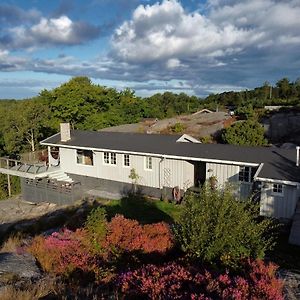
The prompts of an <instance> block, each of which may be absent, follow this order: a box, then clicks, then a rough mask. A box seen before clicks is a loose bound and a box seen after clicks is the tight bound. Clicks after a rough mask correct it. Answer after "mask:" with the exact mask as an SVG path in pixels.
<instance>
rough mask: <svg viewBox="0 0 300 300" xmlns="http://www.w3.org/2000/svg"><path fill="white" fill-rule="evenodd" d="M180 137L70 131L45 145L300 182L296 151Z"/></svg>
mask: <svg viewBox="0 0 300 300" xmlns="http://www.w3.org/2000/svg"><path fill="white" fill-rule="evenodd" d="M179 137H180V136H178V135H158V134H140V133H121V132H96V131H80V130H75V131H72V132H71V140H69V141H67V142H61V141H60V134H56V135H54V136H52V137H49V138H47V139H45V140H44V141H42V144H56V145H65V146H75V147H78V148H80V147H87V148H94V149H107V150H115V151H129V152H139V153H151V154H158V155H171V156H179V157H190V158H201V159H207V160H210V159H211V160H221V161H234V162H245V163H254V164H260V163H264V166H263V168H262V169H261V171H260V173H259V177H261V178H269V179H277V180H287V181H296V182H300V168H297V167H296V150H287V149H279V148H275V147H246V146H234V145H223V144H198V143H176V140H177V139H178V138H179Z"/></svg>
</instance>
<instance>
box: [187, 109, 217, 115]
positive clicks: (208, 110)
mask: <svg viewBox="0 0 300 300" xmlns="http://www.w3.org/2000/svg"><path fill="white" fill-rule="evenodd" d="M211 113H213V111H212V110H210V109H207V108H203V109H201V110H198V111H196V112H194V113H193V114H192V115H193V116H195V115H200V114H211Z"/></svg>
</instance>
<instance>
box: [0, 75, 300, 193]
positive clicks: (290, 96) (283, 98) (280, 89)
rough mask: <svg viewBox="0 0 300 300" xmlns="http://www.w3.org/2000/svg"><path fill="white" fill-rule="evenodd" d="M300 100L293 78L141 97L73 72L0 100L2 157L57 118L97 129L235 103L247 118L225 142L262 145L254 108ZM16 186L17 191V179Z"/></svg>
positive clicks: (25, 147)
mask: <svg viewBox="0 0 300 300" xmlns="http://www.w3.org/2000/svg"><path fill="white" fill-rule="evenodd" d="M299 103H300V79H297V80H296V81H295V82H291V81H290V80H289V79H287V78H283V79H281V80H279V81H278V82H277V83H276V85H275V86H271V85H270V84H269V83H268V82H265V83H264V84H263V86H261V87H257V88H255V89H253V90H245V91H241V92H232V91H231V92H224V93H220V94H212V95H209V96H208V97H206V98H205V99H202V98H199V97H196V96H188V95H186V94H185V93H180V94H175V93H172V92H164V93H157V94H154V95H153V96H151V97H146V98H142V97H138V96H136V95H135V92H134V91H133V90H131V89H128V88H126V89H124V90H122V91H117V90H116V89H114V88H110V87H106V86H101V85H98V84H94V83H92V81H91V80H90V79H89V78H88V77H74V78H72V79H71V80H69V81H68V82H66V83H64V84H62V85H61V86H59V87H57V88H54V89H52V90H46V89H45V90H42V91H41V92H40V93H39V95H38V96H36V97H33V98H30V99H24V100H18V101H17V100H8V99H3V100H1V101H0V156H5V155H11V154H19V153H24V152H30V151H33V152H34V151H35V150H37V149H38V148H39V141H40V140H42V139H44V138H46V137H48V136H50V135H51V134H54V133H55V132H57V131H58V130H59V123H61V122H69V123H70V124H71V126H72V128H74V129H83V130H84V129H87V130H99V129H101V128H104V127H109V126H115V125H121V124H128V123H135V122H139V121H141V120H142V119H144V118H158V119H164V118H169V117H173V116H176V115H181V114H190V113H193V112H195V111H197V110H200V109H202V108H208V109H216V108H219V109H222V108H226V107H228V106H235V109H236V111H237V112H238V114H239V115H240V116H242V118H244V119H246V120H247V121H246V123H244V124H234V125H233V127H230V128H229V129H228V131H227V132H224V133H223V135H222V137H223V139H222V140H223V142H226V143H233V144H243V139H241V138H240V137H241V136H242V137H244V140H245V141H246V144H249V143H250V145H264V144H266V143H267V141H266V140H265V139H264V138H263V129H262V128H261V127H260V125H259V123H258V122H257V114H256V113H255V111H254V110H255V109H257V108H260V107H263V106H264V105H293V106H294V105H299ZM247 122H248V123H249V124H248V123H247ZM245 137H246V138H245ZM13 180H14V179H13ZM15 186H16V188H15V191H16V192H17V191H18V190H19V187H18V181H17V180H16V184H15ZM13 189H14V187H13ZM6 191H7V182H6V177H5V176H4V175H0V194H1V193H2V192H3V193H2V194H3V195H2V194H1V195H0V198H2V197H5V195H6V193H7V192H6Z"/></svg>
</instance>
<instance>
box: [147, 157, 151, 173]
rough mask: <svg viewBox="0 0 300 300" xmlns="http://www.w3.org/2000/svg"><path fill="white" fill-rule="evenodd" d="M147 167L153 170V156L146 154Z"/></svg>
mask: <svg viewBox="0 0 300 300" xmlns="http://www.w3.org/2000/svg"><path fill="white" fill-rule="evenodd" d="M146 169H147V170H152V157H150V156H146Z"/></svg>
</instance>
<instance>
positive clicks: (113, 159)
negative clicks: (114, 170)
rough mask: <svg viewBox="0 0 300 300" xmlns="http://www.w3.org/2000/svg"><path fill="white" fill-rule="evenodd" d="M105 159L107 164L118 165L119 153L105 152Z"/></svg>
mask: <svg viewBox="0 0 300 300" xmlns="http://www.w3.org/2000/svg"><path fill="white" fill-rule="evenodd" d="M103 155H104V156H103V160H104V163H105V164H110V165H116V164H117V154H116V153H112V152H104V154H103Z"/></svg>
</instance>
